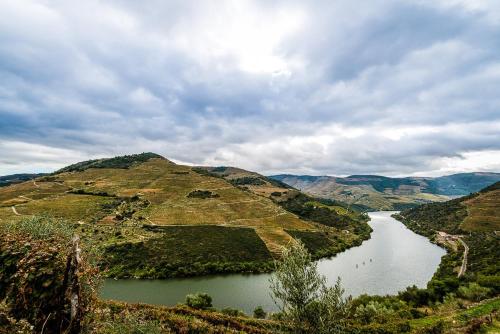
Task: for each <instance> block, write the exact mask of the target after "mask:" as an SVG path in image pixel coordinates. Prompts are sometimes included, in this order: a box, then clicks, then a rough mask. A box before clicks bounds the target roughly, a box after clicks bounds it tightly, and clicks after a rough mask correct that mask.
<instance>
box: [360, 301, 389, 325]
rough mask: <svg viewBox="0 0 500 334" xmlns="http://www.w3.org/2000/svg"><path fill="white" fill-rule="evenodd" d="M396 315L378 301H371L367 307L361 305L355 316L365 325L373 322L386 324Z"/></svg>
mask: <svg viewBox="0 0 500 334" xmlns="http://www.w3.org/2000/svg"><path fill="white" fill-rule="evenodd" d="M393 315H394V311H393V310H392V309H390V308H387V307H385V306H384V305H382V304H381V303H379V302H377V301H370V302H369V303H368V304H366V305H359V306H358V307H357V308H356V311H355V313H354V316H355V317H356V318H358V320H359V321H360V322H361V323H363V324H369V323H371V322H378V323H381V324H383V323H386V322H388V321H389V320H390V318H391V317H392V316H393Z"/></svg>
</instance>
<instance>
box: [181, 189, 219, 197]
mask: <svg viewBox="0 0 500 334" xmlns="http://www.w3.org/2000/svg"><path fill="white" fill-rule="evenodd" d="M187 197H188V198H201V199H206V198H217V197H219V194H216V193H214V192H211V191H209V190H193V191H191V192H190V193H189V194H188V195H187Z"/></svg>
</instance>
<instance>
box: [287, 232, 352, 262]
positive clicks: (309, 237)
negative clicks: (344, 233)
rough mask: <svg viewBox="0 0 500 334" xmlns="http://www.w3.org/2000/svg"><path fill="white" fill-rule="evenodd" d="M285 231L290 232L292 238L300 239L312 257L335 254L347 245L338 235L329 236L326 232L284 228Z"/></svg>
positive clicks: (317, 257)
mask: <svg viewBox="0 0 500 334" xmlns="http://www.w3.org/2000/svg"><path fill="white" fill-rule="evenodd" d="M286 233H288V234H290V235H291V236H292V237H293V238H294V239H296V240H300V241H301V242H302V243H303V244H304V246H305V247H306V248H307V250H308V251H309V252H310V253H311V256H312V258H313V259H319V258H322V257H325V256H332V255H335V254H337V253H340V252H342V251H344V250H345V249H346V248H348V246H349V245H348V243H346V242H344V240H342V239H341V238H339V237H338V236H336V235H331V236H329V235H328V232H319V231H318V232H313V231H299V230H286Z"/></svg>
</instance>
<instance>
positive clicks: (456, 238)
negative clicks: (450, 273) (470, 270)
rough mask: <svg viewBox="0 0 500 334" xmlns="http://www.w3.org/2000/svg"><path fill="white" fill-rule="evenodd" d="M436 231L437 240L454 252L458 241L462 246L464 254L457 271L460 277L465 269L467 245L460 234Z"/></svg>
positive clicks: (467, 252) (456, 249)
mask: <svg viewBox="0 0 500 334" xmlns="http://www.w3.org/2000/svg"><path fill="white" fill-rule="evenodd" d="M436 232H437V242H438V243H441V244H444V245H450V246H451V247H452V248H453V250H454V251H455V252H457V251H458V242H460V243H461V244H462V245H463V246H464V256H463V259H462V265H461V266H460V270H459V271H458V277H461V276H462V275H463V274H465V272H466V271H467V255H468V254H469V246H467V244H466V243H465V242H464V241H463V240H462V238H461V237H460V235H453V234H448V233H446V232H443V231H436Z"/></svg>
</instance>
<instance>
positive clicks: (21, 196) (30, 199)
mask: <svg viewBox="0 0 500 334" xmlns="http://www.w3.org/2000/svg"><path fill="white" fill-rule="evenodd" d="M18 197H19V198H24V199H26V200H28V201H32V200H33V199H32V198H29V197H26V196H23V195H20V196H18Z"/></svg>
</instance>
